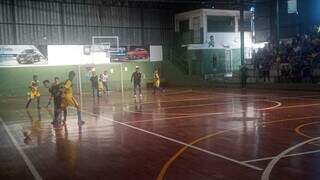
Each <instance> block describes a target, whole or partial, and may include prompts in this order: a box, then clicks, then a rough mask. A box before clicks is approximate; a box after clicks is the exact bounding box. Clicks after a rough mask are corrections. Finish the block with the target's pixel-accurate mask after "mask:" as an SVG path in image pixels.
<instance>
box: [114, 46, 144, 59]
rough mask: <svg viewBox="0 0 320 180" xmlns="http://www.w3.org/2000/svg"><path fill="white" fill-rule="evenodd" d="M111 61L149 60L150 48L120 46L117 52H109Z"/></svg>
mask: <svg viewBox="0 0 320 180" xmlns="http://www.w3.org/2000/svg"><path fill="white" fill-rule="evenodd" d="M110 55H111V61H114V62H115V61H149V60H150V48H149V47H144V46H130V47H120V48H119V50H118V51H117V52H111V54H110Z"/></svg>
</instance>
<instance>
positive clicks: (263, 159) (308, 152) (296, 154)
mask: <svg viewBox="0 0 320 180" xmlns="http://www.w3.org/2000/svg"><path fill="white" fill-rule="evenodd" d="M319 152H320V149H319V150H314V151H305V152H301V153H293V154H287V155H285V156H283V158H287V157H296V156H302V155H307V154H315V153H319ZM275 157H276V156H270V157H264V158H259V159H251V160H246V161H242V162H245V163H252V162H259V161H266V160H270V159H273V158H275Z"/></svg>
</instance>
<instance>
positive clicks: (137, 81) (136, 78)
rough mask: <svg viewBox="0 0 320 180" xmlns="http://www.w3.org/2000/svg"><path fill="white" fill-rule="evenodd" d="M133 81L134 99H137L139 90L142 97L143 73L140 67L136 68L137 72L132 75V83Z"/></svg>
mask: <svg viewBox="0 0 320 180" xmlns="http://www.w3.org/2000/svg"><path fill="white" fill-rule="evenodd" d="M132 81H133V92H134V97H137V89H139V95H140V97H142V94H141V72H140V71H139V66H136V71H135V72H133V73H132V76H131V83H132Z"/></svg>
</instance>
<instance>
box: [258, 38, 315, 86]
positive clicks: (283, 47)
mask: <svg viewBox="0 0 320 180" xmlns="http://www.w3.org/2000/svg"><path fill="white" fill-rule="evenodd" d="M253 62H254V65H255V69H256V72H258V75H259V77H260V78H262V79H263V81H264V82H267V81H270V72H271V71H272V72H275V74H276V75H275V81H277V82H286V83H289V82H305V83H316V81H317V80H316V78H315V74H316V71H317V70H320V36H319V34H317V33H312V34H304V35H299V34H298V35H296V36H295V37H294V38H292V39H288V40H285V41H282V42H281V43H280V45H279V50H278V52H277V50H276V47H275V46H274V45H273V44H267V45H266V46H265V47H264V48H262V49H259V50H258V51H257V52H256V53H254V54H253Z"/></svg>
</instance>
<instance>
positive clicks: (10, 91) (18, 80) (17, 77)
mask: <svg viewBox="0 0 320 180" xmlns="http://www.w3.org/2000/svg"><path fill="white" fill-rule="evenodd" d="M136 66H139V67H140V70H141V72H142V74H143V83H142V84H143V86H146V83H147V82H152V77H153V75H152V74H153V70H154V68H155V67H159V68H161V63H159V62H154V63H153V62H135V63H132V62H130V63H122V67H123V82H124V88H125V90H128V89H131V88H132V85H131V83H130V78H131V74H132V72H134V71H135V67H136ZM86 67H88V66H87V65H82V66H80V74H81V81H82V90H83V92H90V81H89V78H90V74H89V73H88V71H87V70H86ZM94 67H95V68H96V71H97V73H98V74H100V73H102V72H103V71H104V70H108V72H109V77H110V83H109V86H110V88H111V90H112V91H118V90H121V65H120V64H108V65H95V66H94ZM125 67H127V69H128V71H125ZM78 69H79V67H78V66H38V67H37V66H34V67H2V68H0V96H27V92H28V86H29V83H30V81H31V80H32V76H33V75H34V74H37V75H38V77H39V78H38V79H39V80H40V81H41V82H42V81H43V80H46V79H49V80H50V81H52V80H53V78H54V77H56V76H57V77H59V78H60V80H61V81H64V80H65V79H67V76H68V72H69V71H71V70H73V71H75V72H76V73H77V74H78V73H79V71H78ZM111 69H113V70H114V73H112V74H111V73H110V70H111ZM78 87H79V85H78V77H77V78H76V79H75V80H74V89H78ZM40 91H41V93H42V94H48V91H47V90H46V89H45V88H43V87H41V88H40Z"/></svg>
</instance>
